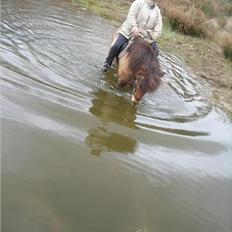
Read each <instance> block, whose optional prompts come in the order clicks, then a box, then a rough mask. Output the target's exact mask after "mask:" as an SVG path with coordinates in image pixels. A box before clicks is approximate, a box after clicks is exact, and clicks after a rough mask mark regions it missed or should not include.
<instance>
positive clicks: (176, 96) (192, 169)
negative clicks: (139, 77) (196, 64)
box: [0, 0, 232, 232]
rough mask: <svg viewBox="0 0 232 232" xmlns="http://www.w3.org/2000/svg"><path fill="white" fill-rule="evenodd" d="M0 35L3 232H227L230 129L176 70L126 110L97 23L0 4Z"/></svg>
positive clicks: (37, 4) (164, 61)
mask: <svg viewBox="0 0 232 232" xmlns="http://www.w3.org/2000/svg"><path fill="white" fill-rule="evenodd" d="M1 29H2V36H1V67H0V68H1V93H2V101H1V119H2V120H1V126H2V231H7V232H12V231H17V232H27V231H28V232H34V231H36V232H37V231H39V232H41V231H43V232H47V231H49V232H50V231H52V232H53V231H62V232H63V231H64V232H77V231H78V232H92V231H94V232H98V231H99V232H109V231H110V232H119V231H120V232H148V231H149V232H156V231H157V232H167V231H168V232H169V231H170V232H182V231H183V232H185V231H188V232H212V231H214V232H230V231H231V226H232V225H231V216H232V215H231V177H232V175H231V174H232V173H231V149H232V146H231V122H230V121H229V120H228V119H227V117H226V116H225V115H224V113H223V112H221V111H219V110H218V109H215V108H214V107H212V106H211V104H210V103H209V102H207V100H206V99H207V95H208V94H209V93H208V89H209V87H208V86H207V85H206V83H201V82H200V81H199V79H198V78H197V77H196V76H195V75H194V74H193V73H192V72H191V71H190V70H188V68H187V67H185V65H184V64H183V62H182V61H181V60H179V59H178V58H176V57H175V56H173V55H172V54H168V53H166V52H164V51H161V55H160V62H161V65H162V68H163V69H164V71H165V72H166V75H165V77H164V79H163V83H162V85H161V87H160V88H159V90H158V91H157V92H156V93H153V94H147V95H146V96H145V98H144V99H143V102H142V103H141V104H140V105H138V106H137V107H134V106H132V105H131V104H130V96H131V92H132V90H131V89H126V90H121V89H119V88H118V87H117V80H116V77H115V74H114V71H111V72H109V73H108V74H106V75H105V74H102V73H101V72H100V71H99V66H100V65H101V64H102V62H103V61H104V58H105V55H106V53H107V50H108V46H109V44H110V35H111V33H112V32H113V31H114V30H115V28H113V27H112V26H110V25H109V23H107V22H106V21H104V20H103V19H101V18H99V17H97V16H95V15H93V14H90V13H88V12H84V11H82V10H81V9H79V8H78V7H77V6H74V5H72V4H71V3H70V2H69V1H61V0H57V1H54V0H42V1H35V0H30V1H29V0H22V1H13V0H3V1H2V20H1Z"/></svg>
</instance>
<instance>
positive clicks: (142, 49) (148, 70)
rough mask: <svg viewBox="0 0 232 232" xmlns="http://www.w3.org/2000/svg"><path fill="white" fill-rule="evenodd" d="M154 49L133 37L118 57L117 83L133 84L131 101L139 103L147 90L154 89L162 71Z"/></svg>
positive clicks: (158, 82) (159, 80)
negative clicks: (123, 52)
mask: <svg viewBox="0 0 232 232" xmlns="http://www.w3.org/2000/svg"><path fill="white" fill-rule="evenodd" d="M157 54H158V50H155V49H154V48H153V47H151V45H150V44H149V43H147V42H146V41H144V40H143V39H142V38H140V37H137V38H135V39H133V42H132V43H131V45H130V46H129V47H128V48H127V50H126V53H125V54H124V55H123V56H122V57H119V59H118V85H119V86H125V85H128V84H132V85H135V89H134V94H133V95H132V98H131V101H132V102H133V103H135V104H137V103H139V102H140V101H141V100H142V98H143V96H144V95H145V94H146V93H147V92H153V91H155V90H156V89H157V88H158V87H159V85H160V82H161V77H162V76H163V75H164V73H163V72H162V71H161V69H160V64H159V62H158V60H157Z"/></svg>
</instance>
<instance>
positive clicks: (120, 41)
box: [106, 33, 128, 67]
mask: <svg viewBox="0 0 232 232" xmlns="http://www.w3.org/2000/svg"><path fill="white" fill-rule="evenodd" d="M127 44H128V39H127V38H126V37H125V36H123V35H122V34H120V33H119V34H118V38H117V39H116V41H115V42H114V44H113V45H112V47H111V48H110V51H109V54H108V56H107V58H106V63H107V64H108V65H109V67H110V66H111V65H112V63H113V60H114V58H115V57H117V56H118V55H119V53H120V52H121V51H122V50H123V48H125V47H126V46H127Z"/></svg>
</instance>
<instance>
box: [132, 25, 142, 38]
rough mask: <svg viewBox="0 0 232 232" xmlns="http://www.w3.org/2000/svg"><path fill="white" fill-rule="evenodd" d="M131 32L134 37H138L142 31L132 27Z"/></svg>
mask: <svg viewBox="0 0 232 232" xmlns="http://www.w3.org/2000/svg"><path fill="white" fill-rule="evenodd" d="M132 32H133V35H134V37H138V36H140V34H141V32H142V31H141V30H140V29H139V28H138V27H137V26H134V27H133V29H132Z"/></svg>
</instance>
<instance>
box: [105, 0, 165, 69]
mask: <svg viewBox="0 0 232 232" xmlns="http://www.w3.org/2000/svg"><path fill="white" fill-rule="evenodd" d="M161 31H162V16H161V13H160V9H159V7H158V5H157V3H156V1H155V0H135V1H134V2H133V3H132V4H131V7H130V9H129V13H128V16H127V19H126V21H125V22H124V23H123V24H122V26H121V28H120V30H119V34H118V37H117V39H116V41H115V42H114V43H113V45H112V46H111V48H110V51H109V54H108V56H107V58H106V61H105V62H104V64H103V66H102V71H104V72H107V70H108V69H109V68H110V67H111V65H112V63H113V60H114V58H115V57H117V56H118V55H119V54H120V52H121V51H122V50H123V48H125V47H126V46H127V44H128V41H129V40H130V39H131V38H133V37H138V36H141V37H142V38H143V39H144V40H145V41H147V42H148V43H150V44H151V46H152V47H153V48H154V50H155V51H158V48H157V44H156V40H157V38H158V37H159V36H160V35H161ZM156 55H158V53H157V54H156Z"/></svg>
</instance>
